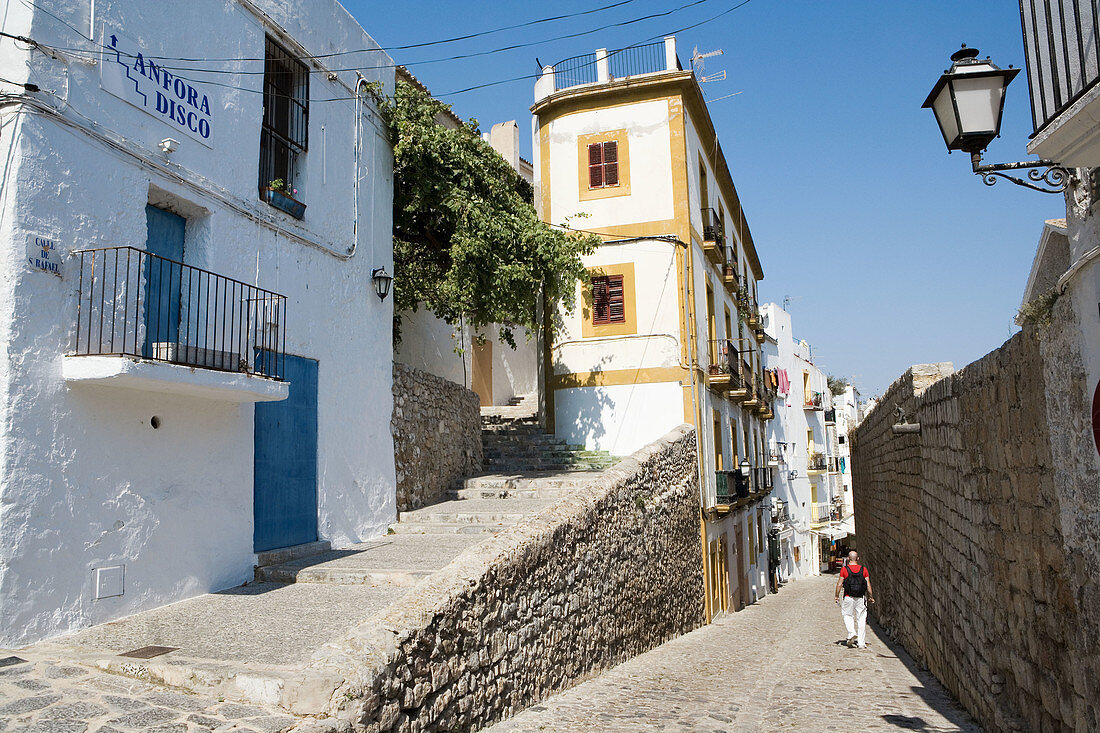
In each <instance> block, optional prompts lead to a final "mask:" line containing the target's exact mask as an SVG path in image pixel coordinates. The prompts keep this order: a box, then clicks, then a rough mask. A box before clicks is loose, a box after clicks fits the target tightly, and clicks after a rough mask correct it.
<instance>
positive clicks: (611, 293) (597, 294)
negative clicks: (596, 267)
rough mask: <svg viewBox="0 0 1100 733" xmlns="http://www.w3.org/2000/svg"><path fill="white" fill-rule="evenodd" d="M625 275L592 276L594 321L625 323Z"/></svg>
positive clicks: (603, 323)
mask: <svg viewBox="0 0 1100 733" xmlns="http://www.w3.org/2000/svg"><path fill="white" fill-rule="evenodd" d="M625 321H626V310H625V309H624V307H623V276H622V275H601V276H599V277H594V278H592V323H594V324H596V325H605V324H608V323H624V322H625Z"/></svg>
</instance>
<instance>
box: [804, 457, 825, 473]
mask: <svg viewBox="0 0 1100 733" xmlns="http://www.w3.org/2000/svg"><path fill="white" fill-rule="evenodd" d="M825 467H826V461H825V455H824V454H823V453H811V454H810V460H809V465H808V468H809V470H810V471H824V470H825Z"/></svg>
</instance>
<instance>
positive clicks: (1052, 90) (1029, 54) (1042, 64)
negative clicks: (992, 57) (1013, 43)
mask: <svg viewBox="0 0 1100 733" xmlns="http://www.w3.org/2000/svg"><path fill="white" fill-rule="evenodd" d="M1098 15H1100V10H1098V8H1097V4H1096V3H1095V2H1076V1H1075V2H1065V0H1020V20H1021V22H1022V25H1023V32H1024V53H1025V57H1026V63H1027V80H1028V85H1029V86H1030V87H1031V117H1032V122H1033V124H1034V126H1035V132H1036V133H1038V132H1039V131H1041V130H1042V129H1043V128H1045V127H1046V126H1047V125H1048V124H1050V123H1051V122H1052V121H1053V120H1054V118H1056V117H1057V116H1058V115H1059V114H1061V113H1062V111H1064V110H1065V109H1067V108H1068V107H1070V106H1071V105H1072V104H1073V103H1074V102H1076V101H1077V100H1078V99H1079V98H1080V97H1082V96H1083V95H1084V94H1085V93H1086V92H1088V91H1090V90H1091V89H1092V88H1093V87H1094V86H1096V83H1097V82H1098V81H1100V55H1098V52H1097V42H1098V41H1100V17H1098Z"/></svg>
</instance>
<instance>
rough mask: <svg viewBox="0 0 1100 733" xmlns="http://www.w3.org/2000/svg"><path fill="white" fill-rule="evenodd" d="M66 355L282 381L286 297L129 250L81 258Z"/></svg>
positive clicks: (82, 252) (91, 252)
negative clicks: (73, 325) (131, 360)
mask: <svg viewBox="0 0 1100 733" xmlns="http://www.w3.org/2000/svg"><path fill="white" fill-rule="evenodd" d="M74 254H76V255H78V256H79V274H78V286H77V287H78V297H77V309H76V335H75V337H74V340H73V348H72V352H71V353H72V354H73V355H76V356H88V355H119V356H122V355H125V356H137V357H142V358H145V359H152V360H154V361H163V362H168V363H171V364H182V365H185V366H193V367H202V368H204V369H217V370H221V371H227V372H246V373H251V374H257V375H259V376H263V377H270V378H272V379H278V380H282V378H283V375H284V372H285V366H286V365H285V361H286V358H285V355H286V328H285V325H286V297H285V296H282V295H279V294H277V293H273V292H271V291H270V290H265V289H263V288H259V287H256V286H255V285H249V284H248V283H245V282H241V281H240V280H234V279H232V278H228V277H224V276H222V275H216V274H214V273H212V272H208V271H207V270H201V269H199V268H197V267H192V266H191V265H185V264H183V263H182V262H177V261H175V260H170V259H167V258H165V257H160V256H158V255H154V254H151V253H149V252H146V251H144V250H140V249H136V248H134V247H106V248H102V249H87V250H80V251H78V252H76V253H74Z"/></svg>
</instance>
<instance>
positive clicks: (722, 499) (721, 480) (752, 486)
mask: <svg viewBox="0 0 1100 733" xmlns="http://www.w3.org/2000/svg"><path fill="white" fill-rule="evenodd" d="M762 471H766V472H767V474H768V476H767V477H764V476H763V475H761V477H760V479H759V480H758V479H757V475H758V473H760V472H762ZM770 475H771V470H770V469H752V470H751V471H750V472H749V475H748V476H743V475H742V474H741V471H739V470H734V471H715V472H714V484H715V503H716V504H717V505H718V507H719V508H720V511H730V510H732V509H736V508H738V507H742V506H746V505H748V504H751V503H753V502H754V501H759V500H760V498H761V496H763V495H764V494H766V493H767V492H769V491H771V488H772V486H771V479H770Z"/></svg>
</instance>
